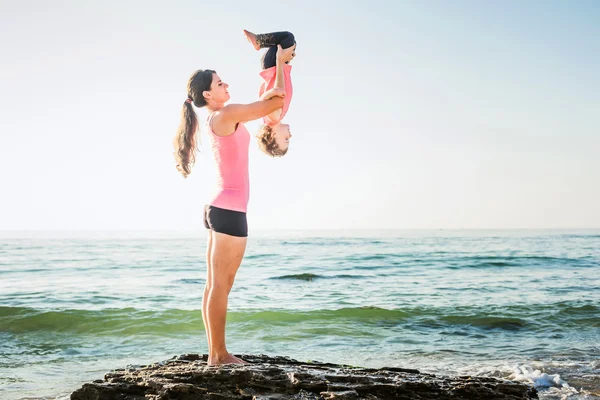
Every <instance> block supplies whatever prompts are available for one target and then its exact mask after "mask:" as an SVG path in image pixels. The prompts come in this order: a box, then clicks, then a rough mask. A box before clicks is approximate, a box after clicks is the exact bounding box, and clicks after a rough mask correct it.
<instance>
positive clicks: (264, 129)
mask: <svg viewBox="0 0 600 400" xmlns="http://www.w3.org/2000/svg"><path fill="white" fill-rule="evenodd" d="M244 35H245V36H246V39H247V40H248V41H249V42H250V43H251V44H252V46H253V47H254V48H255V49H256V50H259V49H261V48H268V50H267V51H266V52H265V54H264V55H263V57H262V60H261V64H262V71H261V73H260V77H261V78H262V80H263V83H262V84H261V86H260V89H259V96H263V95H264V93H266V92H267V91H268V90H270V89H271V88H273V87H279V88H284V89H285V93H286V96H285V99H284V101H283V108H281V109H279V110H277V111H275V112H273V113H272V114H270V115H268V116H266V117H264V118H263V122H264V125H262V126H261V127H260V129H259V131H258V134H257V135H256V137H257V139H258V146H259V148H260V149H261V150H262V151H263V152H264V153H265V154H267V155H269V156H271V157H282V156H284V155H285V154H286V153H287V151H288V148H289V141H290V138H291V137H292V134H291V132H290V126H289V125H288V124H284V123H282V122H281V120H282V119H283V117H284V116H285V114H286V113H287V110H288V108H289V106H290V102H291V101H292V94H293V91H292V78H291V72H292V67H291V65H289V63H290V61H292V59H293V58H294V57H295V56H296V39H295V38H294V35H293V34H292V33H291V32H272V33H260V34H254V33H252V32H250V31H248V30H245V29H244ZM261 98H262V97H261Z"/></svg>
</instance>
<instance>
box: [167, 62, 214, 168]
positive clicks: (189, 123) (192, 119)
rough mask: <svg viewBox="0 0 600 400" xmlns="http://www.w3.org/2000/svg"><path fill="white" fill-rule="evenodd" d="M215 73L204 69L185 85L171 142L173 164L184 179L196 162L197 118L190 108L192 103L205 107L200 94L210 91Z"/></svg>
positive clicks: (202, 96) (204, 100) (204, 101)
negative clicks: (173, 157) (185, 95)
mask: <svg viewBox="0 0 600 400" xmlns="http://www.w3.org/2000/svg"><path fill="white" fill-rule="evenodd" d="M214 72H215V71H213V70H211V69H205V70H201V69H199V70H198V71H196V72H194V74H193V75H192V76H191V77H190V80H189V81H188V84H187V96H188V97H187V99H186V100H185V101H184V102H183V110H182V112H181V123H180V124H179V128H178V129H177V134H176V135H175V139H174V140H173V145H174V146H175V153H174V155H175V163H176V166H177V170H178V171H179V172H181V174H182V175H183V177H184V178H187V176H188V175H189V174H190V173H191V172H192V166H193V165H194V163H195V162H196V154H195V153H196V150H197V148H198V146H197V143H196V139H197V135H196V133H197V132H198V118H197V117H196V113H195V112H194V108H193V107H192V103H194V105H195V106H196V107H198V108H200V107H204V106H205V105H206V99H205V98H204V95H203V94H202V93H203V92H204V91H205V90H210V85H211V84H212V77H213V73H214Z"/></svg>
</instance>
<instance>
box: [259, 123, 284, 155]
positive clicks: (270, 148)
mask: <svg viewBox="0 0 600 400" xmlns="http://www.w3.org/2000/svg"><path fill="white" fill-rule="evenodd" d="M256 137H257V138H258V147H260V149H261V150H262V151H263V152H264V153H265V154H266V155H269V156H271V157H282V156H285V154H286V153H287V151H288V149H281V148H279V146H278V145H277V142H276V141H275V132H273V128H272V127H270V126H269V125H262V126H261V127H260V129H259V130H258V134H257V135H256Z"/></svg>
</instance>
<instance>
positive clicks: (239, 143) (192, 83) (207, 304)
mask: <svg viewBox="0 0 600 400" xmlns="http://www.w3.org/2000/svg"><path fill="white" fill-rule="evenodd" d="M228 87H229V85H227V84H226V83H225V82H223V81H222V80H221V78H219V76H218V75H217V73H216V72H215V71H212V70H198V71H196V72H195V73H194V74H193V75H192V76H191V78H190V80H189V82H188V86H187V99H186V100H185V102H184V103H183V113H182V120H181V125H180V126H179V130H178V132H177V135H176V137H175V141H174V144H175V159H176V162H177V169H178V170H179V171H180V172H181V173H182V174H183V176H184V177H187V176H188V175H189V174H190V173H191V169H192V166H193V165H194V162H195V151H196V143H197V134H198V133H197V132H198V120H197V117H196V113H195V112H194V109H193V107H192V104H194V105H195V106H196V107H199V108H200V107H206V108H207V109H208V111H209V116H208V119H207V122H206V126H207V130H208V135H209V136H210V142H211V147H212V151H213V155H214V157H215V160H216V162H217V188H216V191H215V194H214V196H213V197H212V200H211V201H210V202H209V204H208V205H206V206H205V208H204V225H205V227H206V228H207V229H208V244H207V248H206V265H207V277H206V285H205V287H204V295H203V297H202V319H203V321H204V327H205V329H206V337H207V339H208V365H219V364H232V363H245V361H243V360H241V359H239V358H237V357H235V356H233V355H231V354H229V352H228V351H227V347H226V346H225V320H226V314H227V301H228V297H229V292H230V291H231V287H232V286H233V281H234V279H235V274H236V272H237V270H238V268H239V266H240V264H241V262H242V258H243V257H244V252H245V250H246V242H247V239H248V224H247V220H246V209H247V205H248V198H249V193H250V191H249V189H250V188H249V177H248V147H249V143H250V134H249V133H248V131H247V130H246V128H245V127H244V125H243V123H244V122H246V121H252V120H255V119H259V118H262V117H264V116H265V115H268V114H270V113H272V112H273V111H275V110H277V109H278V108H281V107H283V97H284V96H285V93H284V91H283V90H282V89H279V88H275V89H273V90H271V91H270V92H269V93H268V94H267V95H266V96H264V97H263V98H262V99H261V100H260V101H257V102H255V103H251V104H229V105H225V103H226V102H227V101H228V100H229V92H228V91H227V89H228Z"/></svg>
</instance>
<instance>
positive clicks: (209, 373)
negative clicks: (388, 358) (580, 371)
mask: <svg viewBox="0 0 600 400" xmlns="http://www.w3.org/2000/svg"><path fill="white" fill-rule="evenodd" d="M236 356H237V357H239V358H242V359H244V360H246V361H248V362H250V364H232V365H224V366H208V365H207V364H206V361H207V358H208V356H207V355H198V354H184V355H181V356H178V357H173V358H172V359H170V360H167V361H163V362H160V363H156V364H152V365H147V366H131V367H129V368H126V369H118V370H115V371H113V372H110V373H108V374H106V375H105V376H104V380H103V381H102V380H96V381H93V382H92V383H86V384H84V385H83V386H82V387H81V388H80V389H78V390H76V391H75V392H73V393H72V394H71V400H175V399H177V400H192V399H194V400H199V399H210V400H253V399H256V400H284V399H285V400H288V399H289V400H292V399H294V400H317V399H319V400H324V399H328V400H355V399H356V400H359V399H365V400H367V399H368V400H376V399H404V400H427V399H436V400H444V399H452V400H459V399H477V400H482V399H485V400H494V399H503V400H509V399H510V400H522V399H537V398H538V397H537V392H536V390H535V389H534V388H533V387H530V386H527V385H525V384H523V383H518V382H511V381H507V380H501V379H496V378H484V377H471V376H458V377H439V376H436V375H432V374H422V373H420V372H419V371H417V370H414V369H403V368H380V369H374V368H357V367H351V366H348V365H336V364H328V363H320V362H300V361H296V360H292V359H290V358H287V357H268V356H265V355H259V356H255V355H236Z"/></svg>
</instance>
